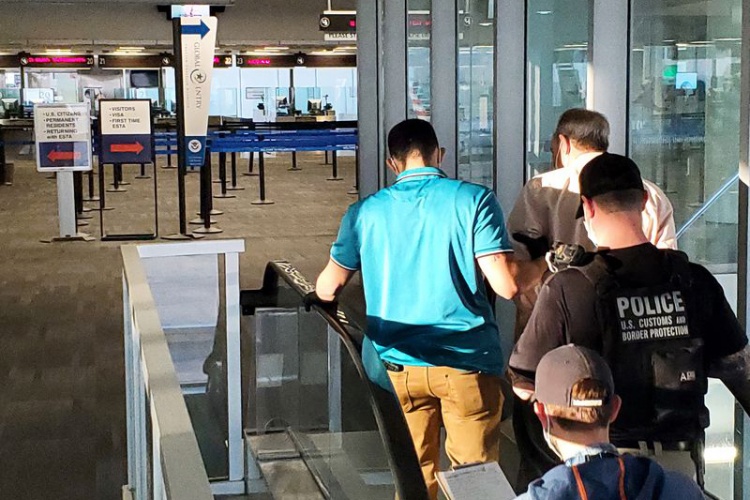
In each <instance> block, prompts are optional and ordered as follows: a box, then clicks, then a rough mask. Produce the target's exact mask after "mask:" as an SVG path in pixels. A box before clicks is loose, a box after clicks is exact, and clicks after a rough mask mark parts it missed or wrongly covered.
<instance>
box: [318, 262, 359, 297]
mask: <svg viewBox="0 0 750 500" xmlns="http://www.w3.org/2000/svg"><path fill="white" fill-rule="evenodd" d="M352 276H354V271H352V270H351V269H346V268H345V267H341V266H340V265H338V264H337V263H336V262H335V261H334V260H333V259H329V260H328V265H327V266H326V267H325V269H323V272H322V273H320V276H318V281H317V283H316V284H315V293H317V294H318V297H319V298H320V299H321V300H324V301H326V302H333V301H334V300H335V299H336V296H337V295H338V293H339V292H340V291H341V289H342V288H344V285H346V283H347V282H348V281H349V279H350V278H351V277H352Z"/></svg>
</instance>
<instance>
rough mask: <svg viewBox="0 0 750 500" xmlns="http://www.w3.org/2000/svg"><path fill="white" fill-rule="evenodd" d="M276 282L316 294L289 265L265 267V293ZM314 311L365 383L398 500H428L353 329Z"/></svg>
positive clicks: (403, 432)
mask: <svg viewBox="0 0 750 500" xmlns="http://www.w3.org/2000/svg"><path fill="white" fill-rule="evenodd" d="M277 278H281V279H283V280H284V281H285V282H286V283H287V284H288V285H289V286H290V287H291V288H292V289H293V290H294V291H295V292H296V293H298V294H299V295H300V298H302V297H303V296H304V295H306V294H308V293H310V292H312V291H314V290H315V286H314V285H313V284H312V283H310V281H308V280H307V279H306V278H305V277H304V276H303V275H302V274H301V273H300V272H299V270H297V268H295V267H294V266H293V265H292V264H291V263H289V262H288V261H284V260H276V261H271V262H269V263H268V265H267V266H266V272H265V275H264V278H263V289H264V291H271V290H273V289H274V288H277V287H278V280H277ZM313 308H314V309H315V311H316V312H317V313H318V314H319V315H320V316H321V317H322V318H323V319H324V320H325V321H326V322H327V323H328V325H329V326H330V327H331V328H332V329H333V330H334V331H335V332H336V334H337V335H338V336H339V339H340V341H341V343H342V344H343V345H344V347H345V348H346V351H347V352H348V353H349V357H350V358H351V360H352V362H353V363H354V366H355V367H356V369H357V372H358V373H359V376H360V378H361V379H362V381H364V382H365V386H366V387H367V389H368V390H367V398H368V400H369V402H370V407H371V409H372V412H373V414H374V416H375V421H376V423H377V425H378V432H379V434H380V438H381V440H382V442H383V446H384V448H385V451H386V456H387V458H388V463H389V465H390V468H391V471H392V472H393V475H394V479H395V481H394V482H395V486H396V493H397V494H398V498H401V499H403V500H427V499H428V498H429V497H428V495H427V488H426V486H425V483H424V480H423V479H422V471H421V468H420V466H419V461H418V460H417V455H416V452H415V451H414V444H413V442H412V439H411V435H410V434H409V429H408V427H407V424H406V419H405V418H404V416H403V413H402V412H401V408H400V406H399V405H398V401H397V400H396V398H395V396H393V395H392V394H390V393H387V394H385V395H384V394H382V393H385V392H386V391H385V390H384V389H382V388H381V387H380V386H378V385H376V384H374V383H373V382H372V381H371V380H370V378H369V377H368V375H367V373H366V371H365V367H364V364H363V362H362V356H361V353H360V350H359V348H358V347H357V343H356V342H355V340H354V338H353V337H352V335H351V334H350V333H349V331H348V330H347V326H349V327H353V326H352V324H351V323H350V322H349V321H348V319H347V317H346V314H344V312H343V311H341V310H340V309H339V310H338V311H337V312H336V315H335V316H334V315H333V314H331V313H330V312H329V311H328V310H326V309H324V308H322V307H319V306H316V305H313ZM378 396H380V397H378ZM386 401H393V402H394V403H395V404H393V405H391V407H390V408H384V406H385V404H386Z"/></svg>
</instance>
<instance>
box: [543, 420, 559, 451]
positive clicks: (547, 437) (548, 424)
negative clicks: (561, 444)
mask: <svg viewBox="0 0 750 500" xmlns="http://www.w3.org/2000/svg"><path fill="white" fill-rule="evenodd" d="M551 428H552V419H551V418H550V416H549V415H547V412H545V413H544V424H543V425H542V434H543V435H544V441H545V442H546V443H547V446H549V449H550V450H552V451H553V452H554V454H555V455H557V456H558V457H560V459H562V453H560V451H559V450H558V449H557V443H556V442H555V438H554V437H553V436H552V434H551V433H550V429H551Z"/></svg>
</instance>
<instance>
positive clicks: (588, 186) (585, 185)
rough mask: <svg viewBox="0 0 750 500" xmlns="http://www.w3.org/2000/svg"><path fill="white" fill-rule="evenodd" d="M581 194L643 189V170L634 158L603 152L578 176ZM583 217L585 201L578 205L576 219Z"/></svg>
mask: <svg viewBox="0 0 750 500" xmlns="http://www.w3.org/2000/svg"><path fill="white" fill-rule="evenodd" d="M578 183H579V184H580V186H581V196H585V197H586V198H588V199H591V198H593V197H594V196H599V195H601V194H606V193H611V192H612V191H624V190H626V189H640V190H641V191H643V179H641V171H640V170H639V169H638V165H636V164H635V162H634V161H633V160H631V159H630V158H628V157H626V156H621V155H615V154H612V153H602V154H601V155H599V156H597V157H596V158H594V159H593V160H591V161H590V162H588V163H587V164H586V165H585V166H584V167H583V169H582V170H581V173H580V174H579V176H578ZM581 217H583V202H581V204H580V205H579V206H578V212H576V219H580V218H581Z"/></svg>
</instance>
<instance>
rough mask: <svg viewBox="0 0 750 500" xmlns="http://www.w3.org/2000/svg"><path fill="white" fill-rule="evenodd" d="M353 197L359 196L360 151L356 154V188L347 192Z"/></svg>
mask: <svg viewBox="0 0 750 500" xmlns="http://www.w3.org/2000/svg"><path fill="white" fill-rule="evenodd" d="M346 194H350V195H352V196H357V195H359V150H356V151H355V152H354V187H353V188H352V189H350V190H349V191H347V192H346Z"/></svg>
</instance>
